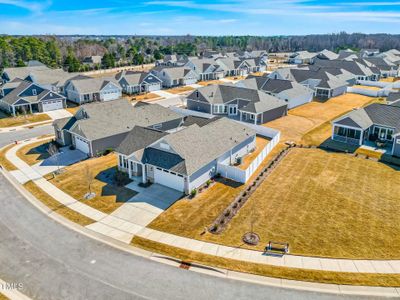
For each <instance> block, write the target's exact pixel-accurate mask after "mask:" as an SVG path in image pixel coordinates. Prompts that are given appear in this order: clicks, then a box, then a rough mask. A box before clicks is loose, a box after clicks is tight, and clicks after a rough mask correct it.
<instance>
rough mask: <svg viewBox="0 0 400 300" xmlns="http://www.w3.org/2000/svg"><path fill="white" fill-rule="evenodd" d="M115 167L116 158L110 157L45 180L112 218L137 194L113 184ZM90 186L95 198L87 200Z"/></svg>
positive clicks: (66, 170)
mask: <svg viewBox="0 0 400 300" xmlns="http://www.w3.org/2000/svg"><path fill="white" fill-rule="evenodd" d="M116 166H117V158H116V156H115V154H113V153H111V154H109V155H107V156H102V157H98V158H93V159H89V160H86V161H82V162H79V163H77V164H74V165H72V166H69V167H66V168H65V169H64V172H63V173H62V174H60V175H56V176H55V178H53V175H51V174H49V175H47V176H46V179H47V180H49V181H50V183H52V184H54V185H55V186H56V187H58V188H59V189H60V190H62V191H64V192H65V193H67V194H69V195H70V196H71V197H73V198H75V199H76V200H78V201H81V202H82V203H85V204H87V205H89V206H91V207H93V208H95V209H98V210H100V211H102V212H104V213H106V214H110V213H112V212H113V211H114V210H116V209H117V208H119V207H120V206H121V205H122V204H124V203H125V202H126V201H128V200H129V199H131V198H132V197H133V196H135V195H136V194H137V193H136V192H135V191H133V190H130V189H128V188H125V187H123V186H122V187H121V186H117V184H116V183H115V181H114V175H115V173H116ZM89 182H91V189H92V192H94V193H95V194H96V196H95V197H94V198H92V199H85V195H86V194H87V193H88V192H89Z"/></svg>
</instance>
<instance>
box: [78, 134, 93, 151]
mask: <svg viewBox="0 0 400 300" xmlns="http://www.w3.org/2000/svg"><path fill="white" fill-rule="evenodd" d="M75 148H76V149H78V150H80V151H82V152H83V153H86V154H89V152H90V150H89V143H88V142H86V141H85V140H83V139H81V138H79V137H77V136H76V137H75Z"/></svg>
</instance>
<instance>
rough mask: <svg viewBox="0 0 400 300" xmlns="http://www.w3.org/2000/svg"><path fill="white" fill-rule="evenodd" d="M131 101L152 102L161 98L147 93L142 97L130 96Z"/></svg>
mask: <svg viewBox="0 0 400 300" xmlns="http://www.w3.org/2000/svg"><path fill="white" fill-rule="evenodd" d="M131 97H132V98H131V99H132V100H133V101H145V100H154V99H159V98H161V97H160V96H159V95H157V94H154V93H147V94H143V95H136V96H131Z"/></svg>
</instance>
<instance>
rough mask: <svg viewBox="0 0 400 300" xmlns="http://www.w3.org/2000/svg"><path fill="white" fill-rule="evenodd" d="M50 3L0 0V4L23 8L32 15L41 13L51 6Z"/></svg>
mask: <svg viewBox="0 0 400 300" xmlns="http://www.w3.org/2000/svg"><path fill="white" fill-rule="evenodd" d="M51 3H52V2H51V1H50V0H47V1H35V2H32V1H24V0H0V4H6V5H12V6H16V7H20V8H24V9H26V10H29V11H31V12H34V13H41V12H42V11H43V10H44V9H46V8H47V7H49V6H50V5H51Z"/></svg>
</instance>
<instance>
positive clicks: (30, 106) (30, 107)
mask: <svg viewBox="0 0 400 300" xmlns="http://www.w3.org/2000/svg"><path fill="white" fill-rule="evenodd" d="M29 109H30V111H31V113H32V104H29Z"/></svg>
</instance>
